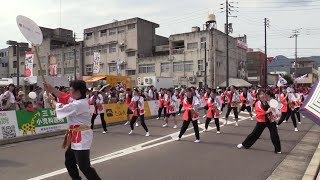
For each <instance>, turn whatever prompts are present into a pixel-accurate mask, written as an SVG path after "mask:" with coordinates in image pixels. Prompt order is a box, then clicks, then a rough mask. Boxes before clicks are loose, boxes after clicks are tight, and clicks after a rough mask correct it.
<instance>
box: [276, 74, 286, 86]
mask: <svg viewBox="0 0 320 180" xmlns="http://www.w3.org/2000/svg"><path fill="white" fill-rule="evenodd" d="M287 83H288V82H287V80H285V79H284V78H283V77H282V76H281V75H280V74H279V80H278V83H277V86H278V87H281V86H285V85H286V84H287Z"/></svg>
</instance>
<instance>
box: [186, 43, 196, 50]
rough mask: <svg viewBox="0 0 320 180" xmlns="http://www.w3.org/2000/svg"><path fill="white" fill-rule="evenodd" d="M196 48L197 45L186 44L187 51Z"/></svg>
mask: <svg viewBox="0 0 320 180" xmlns="http://www.w3.org/2000/svg"><path fill="white" fill-rule="evenodd" d="M197 48H198V43H196V42H194V43H188V44H187V49H197Z"/></svg>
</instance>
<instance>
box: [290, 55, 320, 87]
mask: <svg viewBox="0 0 320 180" xmlns="http://www.w3.org/2000/svg"><path fill="white" fill-rule="evenodd" d="M294 64H295V63H294V62H292V63H291V68H290V74H292V75H293V76H294V77H301V76H303V75H305V74H307V77H306V78H305V79H304V80H302V81H299V82H298V83H299V84H303V85H307V86H310V85H312V84H313V83H315V82H316V81H317V80H318V79H319V76H318V75H319V71H318V65H317V62H315V61H312V60H309V59H307V58H299V59H298V63H297V67H296V68H295V66H294ZM295 72H297V74H296V75H295Z"/></svg>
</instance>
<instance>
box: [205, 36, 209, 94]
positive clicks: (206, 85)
mask: <svg viewBox="0 0 320 180" xmlns="http://www.w3.org/2000/svg"><path fill="white" fill-rule="evenodd" d="M204 87H205V88H207V87H208V84H207V42H206V41H205V42H204Z"/></svg>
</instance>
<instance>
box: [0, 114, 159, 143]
mask: <svg viewBox="0 0 320 180" xmlns="http://www.w3.org/2000/svg"><path fill="white" fill-rule="evenodd" d="M156 117H157V116H149V117H146V118H145V120H150V119H154V118H156ZM126 121H127V120H122V121H119V122H114V123H107V127H108V126H109V127H110V126H116V125H121V124H123V123H125V122H126ZM99 128H102V125H101V124H99V125H95V126H94V127H93V129H99ZM65 132H66V130H59V131H53V132H48V133H42V134H35V135H28V136H24V137H17V138H11V139H4V140H0V146H3V145H7V144H14V143H19V142H24V141H33V140H36V139H43V138H49V137H54V136H60V135H64V134H65Z"/></svg>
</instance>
